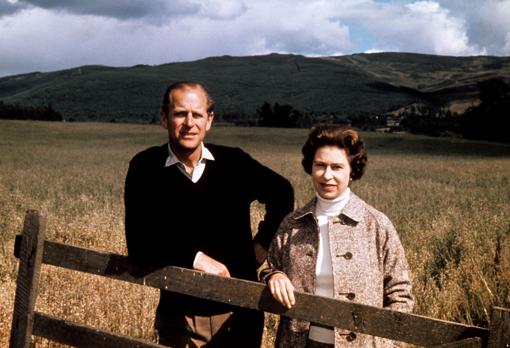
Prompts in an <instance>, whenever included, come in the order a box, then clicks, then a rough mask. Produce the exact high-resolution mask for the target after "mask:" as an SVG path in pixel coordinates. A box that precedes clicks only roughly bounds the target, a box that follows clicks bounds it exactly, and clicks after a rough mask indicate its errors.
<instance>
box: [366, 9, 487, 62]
mask: <svg viewBox="0 0 510 348" xmlns="http://www.w3.org/2000/svg"><path fill="white" fill-rule="evenodd" d="M373 6H374V9H373V10H374V12H365V13H362V14H360V15H359V16H358V20H359V21H360V22H363V23H366V24H365V26H366V27H367V28H368V29H367V30H368V31H369V32H370V33H372V35H373V38H374V47H372V48H371V50H372V51H397V52H415V53H428V54H438V55H475V54H484V53H485V51H484V50H483V49H482V48H480V47H479V46H478V45H476V44H474V45H473V44H471V43H470V42H469V38H468V36H467V29H466V24H465V21H464V20H463V19H462V18H459V17H456V16H454V15H453V14H452V13H451V12H450V11H449V10H448V9H445V8H442V7H441V5H440V4H439V3H438V2H435V1H416V2H412V3H409V4H406V5H404V6H396V5H394V4H390V5H386V4H373ZM376 8H378V9H377V10H376ZM374 13H377V14H374Z"/></svg>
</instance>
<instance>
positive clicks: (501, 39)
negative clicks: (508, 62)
mask: <svg viewBox="0 0 510 348" xmlns="http://www.w3.org/2000/svg"><path fill="white" fill-rule="evenodd" d="M438 1H439V3H440V4H441V6H443V7H444V8H446V9H449V10H450V11H451V12H455V13H456V15H457V16H459V17H462V18H464V19H465V26H466V33H467V35H468V37H469V42H470V43H471V44H472V45H476V46H478V47H482V48H484V49H485V50H486V51H487V53H488V54H493V55H508V54H510V51H509V50H508V49H507V48H506V46H505V45H506V43H507V37H508V34H509V33H510V21H509V20H508V19H509V18H510V0H484V1H479V0H438Z"/></svg>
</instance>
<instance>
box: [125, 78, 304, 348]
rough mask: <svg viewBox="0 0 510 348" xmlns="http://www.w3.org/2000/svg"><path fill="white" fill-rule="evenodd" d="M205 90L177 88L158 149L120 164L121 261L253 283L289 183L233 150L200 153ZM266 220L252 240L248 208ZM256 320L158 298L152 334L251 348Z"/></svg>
mask: <svg viewBox="0 0 510 348" xmlns="http://www.w3.org/2000/svg"><path fill="white" fill-rule="evenodd" d="M213 107H214V103H213V100H212V99H211V97H210V96H209V93H208V92H207V90H206V89H205V88H204V87H203V86H202V85H200V84H198V83H194V82H186V81H185V82H178V83H175V84H173V85H171V86H170V87H168V89H167V90H166V92H165V94H164V98H163V105H162V108H161V112H160V118H161V124H162V126H163V128H165V129H167V131H168V139H169V141H168V144H164V145H162V146H159V147H151V148H149V149H147V150H145V151H142V152H140V153H139V154H137V155H136V156H135V157H134V158H133V159H132V160H131V162H130V165H129V170H128V174H127V177H126V186H125V209H126V221H125V222H126V241H127V248H128V254H129V257H130V258H131V259H132V260H133V261H135V262H137V263H139V264H142V265H148V266H151V267H162V266H166V265H174V266H180V267H186V268H193V269H196V270H200V271H204V272H208V273H211V274H216V275H220V276H225V277H230V276H232V277H236V278H242V279H248V280H253V281H256V280H257V275H256V269H257V267H258V266H259V265H260V264H261V263H262V262H263V261H264V259H265V257H266V253H267V248H268V246H269V243H270V241H271V239H272V237H273V235H274V234H275V232H276V230H277V228H278V225H279V224H280V222H281V220H282V219H283V217H284V216H285V215H286V214H287V213H289V212H290V211H291V210H292V209H293V204H294V193H293V190H292V187H291V185H290V183H289V182H288V181H287V180H286V179H284V178H283V177H282V176H280V175H279V174H277V173H275V172H273V171H272V170H270V169H269V168H267V167H265V166H263V165H262V164H260V163H259V162H257V161H256V160H254V159H253V158H251V157H250V156H249V155H248V154H246V153H245V152H243V151H242V150H240V149H238V148H231V147H225V146H219V145H213V144H206V145H204V138H205V136H206V134H207V132H208V131H209V130H210V129H211V126H212V121H213V119H214V111H213ZM254 200H258V201H259V202H261V203H263V204H265V207H266V214H265V217H264V220H263V221H262V222H261V223H260V224H259V228H258V232H257V234H256V235H255V237H254V238H253V239H252V233H251V225H250V204H251V202H253V201H254ZM263 325H264V315H263V312H257V311H252V310H246V309H241V308H238V307H234V306H229V305H226V304H221V303H218V302H213V301H207V300H203V299H199V298H196V297H192V296H187V295H181V294H177V293H172V292H169V291H164V290H162V291H161V296H160V302H159V305H158V308H157V311H156V322H155V328H156V330H157V332H158V336H159V342H160V343H161V344H166V345H169V346H172V347H201V346H204V345H205V344H207V347H259V346H260V342H261V336H262V329H263Z"/></svg>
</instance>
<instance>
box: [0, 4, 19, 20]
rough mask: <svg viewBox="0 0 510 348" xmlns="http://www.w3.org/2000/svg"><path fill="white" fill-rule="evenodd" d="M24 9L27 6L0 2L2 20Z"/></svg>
mask: <svg viewBox="0 0 510 348" xmlns="http://www.w3.org/2000/svg"><path fill="white" fill-rule="evenodd" d="M24 7H25V6H24V5H22V4H20V3H16V2H11V1H7V0H0V18H1V17H3V16H8V15H11V14H13V13H16V12H18V11H19V10H22V9H23V8H24Z"/></svg>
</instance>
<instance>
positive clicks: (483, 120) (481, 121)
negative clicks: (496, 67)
mask: <svg viewBox="0 0 510 348" xmlns="http://www.w3.org/2000/svg"><path fill="white" fill-rule="evenodd" d="M478 89H479V90H480V104H479V105H478V106H475V107H471V108H469V109H468V110H467V111H466V112H465V113H464V114H463V115H462V133H463V135H464V137H466V138H469V139H479V140H492V141H502V142H510V136H509V135H508V133H509V130H510V86H509V85H508V84H507V83H505V81H503V80H502V79H490V80H486V81H482V82H479V83H478Z"/></svg>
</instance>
